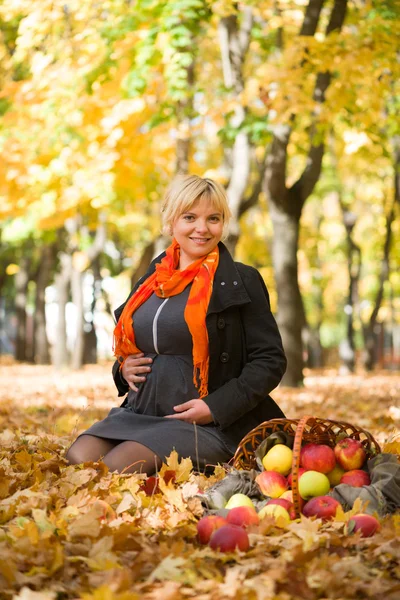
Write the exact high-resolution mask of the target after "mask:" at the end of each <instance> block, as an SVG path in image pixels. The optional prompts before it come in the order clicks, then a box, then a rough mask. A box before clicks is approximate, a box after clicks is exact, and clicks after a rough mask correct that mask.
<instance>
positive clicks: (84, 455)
mask: <svg viewBox="0 0 400 600" xmlns="http://www.w3.org/2000/svg"><path fill="white" fill-rule="evenodd" d="M66 459H67V461H68V462H69V463H70V464H71V465H76V464H79V463H83V462H88V461H92V462H97V461H99V460H102V461H103V462H104V463H105V464H106V465H107V467H108V468H109V469H110V471H118V472H119V473H122V472H123V473H147V475H151V474H152V473H154V472H155V471H156V470H158V469H159V468H160V467H161V465H162V461H161V459H160V458H159V456H157V455H156V454H154V452H153V451H152V450H150V448H147V446H144V445H143V444H139V443H138V442H119V441H112V440H105V439H103V438H99V437H95V436H93V435H88V434H84V435H81V436H80V437H79V438H78V439H77V440H76V441H75V442H74V443H73V444H72V446H71V447H70V449H69V450H68V452H67V455H66Z"/></svg>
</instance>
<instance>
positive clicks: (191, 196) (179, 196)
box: [161, 175, 231, 237]
mask: <svg viewBox="0 0 400 600" xmlns="http://www.w3.org/2000/svg"><path fill="white" fill-rule="evenodd" d="M202 198H206V199H207V200H208V201H209V202H210V203H211V204H212V205H213V206H215V209H216V210H218V211H219V212H220V213H221V214H222V220H223V223H224V235H223V237H225V236H226V233H227V230H228V225H229V219H230V217H231V211H230V209H229V205H228V198H227V195H226V192H225V190H224V188H223V187H222V185H220V184H219V183H217V182H216V181H214V180H213V179H204V178H203V177H199V176H198V175H182V176H179V177H176V178H175V179H174V180H173V181H172V183H171V184H170V186H169V187H168V189H167V191H166V193H165V196H164V200H163V202H162V205H161V217H162V224H163V228H162V230H163V233H164V234H165V235H172V226H173V224H174V222H175V220H176V219H177V218H178V217H179V216H180V215H181V214H182V213H184V212H186V211H188V210H189V209H190V208H191V207H192V206H193V204H195V202H197V201H198V200H201V199H202Z"/></svg>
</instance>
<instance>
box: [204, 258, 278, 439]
mask: <svg viewBox="0 0 400 600" xmlns="http://www.w3.org/2000/svg"><path fill="white" fill-rule="evenodd" d="M240 275H241V277H242V280H243V283H244V285H245V287H246V291H247V293H248V295H249V297H250V300H251V302H250V303H248V304H245V305H244V306H242V307H241V309H240V316H241V320H242V326H243V331H244V338H245V345H246V354H247V362H246V364H245V366H244V367H243V370H242V372H241V374H240V375H239V376H238V377H234V378H233V379H231V380H229V381H228V382H227V383H225V384H224V385H223V386H221V387H220V388H218V389H217V390H215V391H214V392H212V393H210V394H209V395H208V396H206V397H205V398H204V401H205V402H206V403H207V405H208V406H209V408H210V410H211V413H212V415H213V418H214V421H215V422H216V423H218V425H220V427H221V428H222V429H225V428H226V427H229V426H230V425H232V423H234V422H235V421H237V420H238V419H240V417H242V416H243V415H244V414H246V413H247V412H249V411H250V410H252V409H253V408H255V407H256V406H257V404H259V403H260V402H262V401H264V400H265V399H266V398H267V396H268V394H269V393H270V392H271V391H272V390H273V389H274V388H275V387H276V386H277V385H278V384H279V382H280V381H281V379H282V377H283V374H284V373H285V370H286V357H285V353H284V350H283V346H282V339H281V336H280V333H279V330H278V326H277V324H276V321H275V319H274V317H273V315H272V313H271V309H270V304H269V295H268V291H267V288H266V286H265V284H264V281H263V279H262V277H261V275H260V274H259V272H258V271H257V270H256V269H254V268H253V267H248V266H243V267H242V268H241V269H240ZM228 352H235V348H234V347H233V348H231V349H228Z"/></svg>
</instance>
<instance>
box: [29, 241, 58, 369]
mask: <svg viewBox="0 0 400 600" xmlns="http://www.w3.org/2000/svg"><path fill="white" fill-rule="evenodd" d="M55 254H56V247H55V245H46V246H44V247H43V249H42V252H41V257H40V264H39V267H38V271H37V275H36V298H35V318H34V353H33V356H34V361H35V363H36V364H37V365H47V364H49V363H50V347H49V340H48V339H47V333H46V302H45V291H46V287H47V286H48V284H49V282H50V276H51V272H52V269H53V265H54V263H55V258H56V256H55Z"/></svg>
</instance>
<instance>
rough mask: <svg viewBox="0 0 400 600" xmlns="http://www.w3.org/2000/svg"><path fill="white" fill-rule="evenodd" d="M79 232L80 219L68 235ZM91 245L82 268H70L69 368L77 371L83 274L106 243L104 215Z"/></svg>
mask: <svg viewBox="0 0 400 600" xmlns="http://www.w3.org/2000/svg"><path fill="white" fill-rule="evenodd" d="M79 230H80V219H79V217H77V219H76V220H75V221H74V223H72V224H71V228H70V233H71V234H72V233H73V232H74V231H75V232H78V231H79ZM93 237H94V239H93V244H92V245H91V246H90V247H89V248H88V249H87V250H86V251H85V252H84V253H83V252H82V253H80V254H81V255H83V256H84V259H83V262H82V264H83V265H84V266H83V267H81V268H79V267H78V266H72V269H71V293H72V302H73V303H74V304H75V307H76V331H75V344H74V351H73V355H72V360H71V367H72V368H73V369H74V370H78V369H80V368H81V367H82V365H83V356H84V345H85V317H84V298H83V278H84V274H83V272H84V271H85V270H86V269H87V268H88V267H90V266H91V265H93V264H94V262H95V261H96V260H97V259H98V257H99V255H100V253H101V252H102V251H103V248H104V244H105V242H106V227H105V215H102V214H100V215H99V222H98V225H97V229H96V233H95V234H94V235H93Z"/></svg>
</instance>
